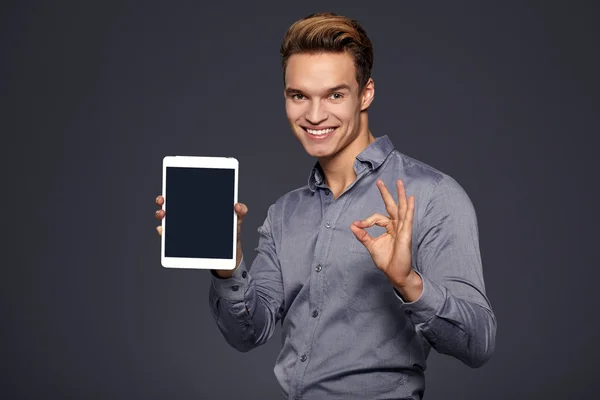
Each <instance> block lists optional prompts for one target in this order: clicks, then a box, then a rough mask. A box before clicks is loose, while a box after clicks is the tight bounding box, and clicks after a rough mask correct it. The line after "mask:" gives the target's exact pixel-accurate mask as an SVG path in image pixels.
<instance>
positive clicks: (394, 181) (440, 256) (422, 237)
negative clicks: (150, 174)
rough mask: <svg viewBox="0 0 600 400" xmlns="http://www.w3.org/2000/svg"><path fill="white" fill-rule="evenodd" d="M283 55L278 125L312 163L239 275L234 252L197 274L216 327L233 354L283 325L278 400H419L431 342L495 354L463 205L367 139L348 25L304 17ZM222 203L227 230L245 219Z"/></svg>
mask: <svg viewBox="0 0 600 400" xmlns="http://www.w3.org/2000/svg"><path fill="white" fill-rule="evenodd" d="M281 55H282V58H283V60H282V61H283V74H284V86H285V90H284V94H285V103H286V113H287V117H288V120H289V123H290V126H291V129H292V131H293V132H294V135H295V136H296V138H297V139H298V140H299V142H300V143H301V144H302V146H303V147H304V149H305V150H306V152H308V154H310V155H312V156H314V157H315V158H316V159H317V160H318V161H317V162H316V164H315V166H314V168H313V169H312V171H311V174H310V177H309V181H308V185H306V186H303V187H301V188H299V189H297V190H294V191H291V192H289V193H287V194H285V195H284V196H282V197H281V198H279V199H278V200H277V201H276V202H275V203H274V204H272V205H271V206H270V207H269V209H268V212H267V216H266V219H265V221H264V223H263V224H262V226H261V227H260V228H259V229H258V232H259V233H260V238H259V243H258V247H257V248H256V250H257V253H258V254H257V256H256V258H255V259H254V261H253V263H252V266H251V268H248V265H247V264H246V262H245V261H244V259H243V257H242V252H241V244H240V243H241V242H239V241H238V266H237V268H236V269H235V270H233V271H222V270H218V271H211V273H212V284H211V287H210V294H209V302H210V307H211V311H212V313H213V315H214V318H215V321H216V322H217V325H218V327H219V329H220V330H221V332H222V333H223V335H224V337H225V339H226V340H227V342H228V343H229V344H231V345H232V346H233V347H235V348H236V349H238V350H240V351H248V350H250V349H252V348H254V347H256V346H259V345H261V344H263V343H265V342H266V341H267V340H268V339H269V338H270V337H271V335H272V334H273V331H274V329H275V324H276V323H277V322H279V321H281V324H282V329H283V338H282V339H283V345H282V350H281V353H280V354H279V357H278V358H277V361H276V365H275V368H274V372H275V375H276V377H277V379H278V381H279V383H280V385H281V387H282V390H283V392H284V394H285V396H286V397H287V398H290V399H300V398H301V399H332V398H340V399H383V398H386V399H390V398H393V399H421V398H422V397H423V393H424V390H425V388H424V386H425V380H424V371H425V368H426V359H427V355H428V354H429V351H430V349H431V347H433V348H435V349H436V350H437V351H438V352H440V353H444V354H448V355H451V356H454V357H456V358H458V359H460V360H461V361H463V362H464V363H465V364H467V365H469V366H471V367H479V366H481V365H483V364H484V363H485V362H486V361H487V360H488V359H489V358H490V357H491V355H492V353H493V351H494V346H495V334H496V319H495V316H494V314H493V312H492V309H491V306H490V303H489V301H488V299H487V298H486V296H485V287H484V280H483V273H482V266H481V259H480V252H479V243H478V228H477V221H476V216H475V211H474V209H473V206H472V204H471V202H470V200H469V197H468V196H467V194H466V193H465V192H464V190H463V189H462V187H461V186H460V185H459V184H458V183H457V182H456V181H455V180H454V179H453V178H451V177H450V176H448V175H446V174H444V173H442V172H440V171H438V170H436V169H434V168H432V167H430V166H428V165H426V164H424V163H422V162H420V161H417V160H415V159H412V158H410V157H408V156H406V155H404V154H402V153H400V152H399V151H397V150H395V149H394V146H393V144H392V143H391V141H390V139H389V138H388V137H387V136H382V137H378V138H375V137H374V136H373V135H372V134H371V132H370V131H369V127H368V112H367V111H368V108H369V106H370V104H371V102H372V101H373V97H374V94H375V88H374V83H373V80H372V79H371V78H370V73H371V67H372V64H373V51H372V45H371V42H370V40H369V38H368V37H367V35H366V33H365V31H364V30H363V29H362V27H361V26H360V25H359V24H358V23H357V22H356V21H354V20H350V19H347V18H345V17H341V16H338V15H336V14H331V13H319V14H313V15H311V16H308V17H306V18H304V19H302V20H300V21H298V22H296V23H295V24H293V25H292V26H291V27H290V29H289V30H288V32H287V34H286V36H285V38H284V41H283V43H282V46H281ZM408 194H410V196H408ZM407 197H408V198H407ZM162 202H163V199H162V198H161V197H160V196H159V197H158V198H157V204H158V205H159V206H160V205H162ZM234 207H235V211H236V213H237V214H238V217H239V224H240V225H238V229H239V228H240V226H241V223H242V219H243V217H244V215H246V213H247V211H248V209H247V207H246V206H245V205H244V204H241V203H238V204H236V205H235V206H234ZM163 217H164V212H163V211H162V210H159V211H157V218H158V219H161V218H163ZM365 217H366V218H365ZM158 230H159V233H161V231H160V227H158ZM238 238H239V235H238Z"/></svg>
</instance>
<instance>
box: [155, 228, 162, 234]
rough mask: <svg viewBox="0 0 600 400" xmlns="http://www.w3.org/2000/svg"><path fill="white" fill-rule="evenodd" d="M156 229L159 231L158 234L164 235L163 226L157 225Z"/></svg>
mask: <svg viewBox="0 0 600 400" xmlns="http://www.w3.org/2000/svg"><path fill="white" fill-rule="evenodd" d="M156 231H157V232H158V236H162V226H157V227H156Z"/></svg>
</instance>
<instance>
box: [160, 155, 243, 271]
mask: <svg viewBox="0 0 600 400" xmlns="http://www.w3.org/2000/svg"><path fill="white" fill-rule="evenodd" d="M162 187H163V190H162V195H163V197H164V203H163V206H162V208H163V210H164V211H165V217H164V218H163V220H162V229H163V231H162V236H161V264H162V266H163V267H165V268H197V269H229V270H231V269H234V268H235V267H236V265H235V264H236V248H237V214H236V213H235V211H234V209H233V206H234V205H235V203H237V189H238V161H237V160H236V159H235V158H232V157H190V156H168V157H165V158H164V159H163V185H162Z"/></svg>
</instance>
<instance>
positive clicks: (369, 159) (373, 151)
mask: <svg viewBox="0 0 600 400" xmlns="http://www.w3.org/2000/svg"><path fill="white" fill-rule="evenodd" d="M392 150H394V145H393V144H392V141H391V140H390V138H388V137H387V135H385V136H380V137H378V138H375V141H374V142H373V143H371V144H370V145H368V146H367V147H366V148H365V149H364V150H363V151H361V152H360V153H359V154H358V155H357V156H356V160H357V161H358V162H357V161H355V162H354V170H355V171H356V173H357V174H358V173H359V172H360V170H362V169H364V168H368V169H370V170H371V171H374V170H376V169H377V168H379V166H380V165H381V164H383V162H384V161H385V159H386V158H387V157H388V156H389V155H390V153H391V152H392ZM324 176H325V174H324V173H323V169H322V168H321V164H319V162H318V161H317V162H316V163H315V165H314V166H313V168H312V170H311V172H310V176H309V178H308V187H309V189H310V190H311V191H313V192H314V191H315V190H316V189H317V186H320V185H322V184H323V179H324Z"/></svg>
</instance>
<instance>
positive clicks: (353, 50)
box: [280, 12, 373, 94]
mask: <svg viewBox="0 0 600 400" xmlns="http://www.w3.org/2000/svg"><path fill="white" fill-rule="evenodd" d="M344 52H347V53H348V54H349V55H350V56H351V57H352V59H353V60H354V66H355V69H356V81H357V82H358V89H359V94H360V92H362V89H363V88H364V87H365V85H366V84H367V82H368V80H369V78H370V77H371V69H372V68H373V44H372V43H371V40H370V39H369V37H368V36H367V32H366V31H365V30H364V29H363V27H362V26H361V25H360V24H359V23H358V21H356V20H354V19H349V18H347V17H344V16H341V15H338V14H335V13H331V12H323V13H315V14H311V15H309V16H307V17H304V18H302V19H300V20H298V21H296V22H295V23H294V24H292V25H291V26H290V28H289V29H288V31H287V32H286V34H285V36H284V38H283V42H282V43H281V49H280V54H281V57H282V59H281V66H282V68H283V81H284V83H285V70H286V67H287V62H288V59H289V58H290V56H292V55H294V54H299V53H309V54H317V53H344Z"/></svg>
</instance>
